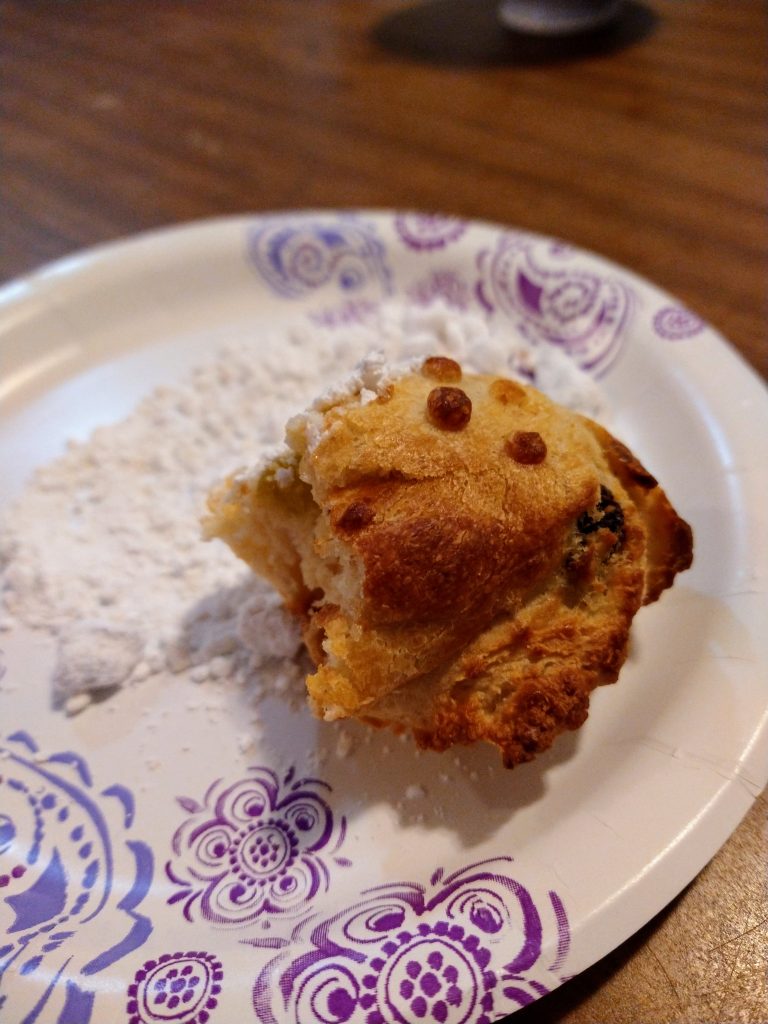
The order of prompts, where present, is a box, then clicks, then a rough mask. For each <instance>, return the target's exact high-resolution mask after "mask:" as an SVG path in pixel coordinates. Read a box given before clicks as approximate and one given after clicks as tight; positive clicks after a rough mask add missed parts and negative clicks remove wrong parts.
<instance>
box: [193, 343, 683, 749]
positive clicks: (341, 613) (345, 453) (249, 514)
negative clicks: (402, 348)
mask: <svg viewBox="0 0 768 1024" xmlns="http://www.w3.org/2000/svg"><path fill="white" fill-rule="evenodd" d="M367 397H368V398H369V399H370V398H371V396H370V394H369V395H368V396H367ZM287 441H288V445H287V448H286V449H285V452H284V454H282V455H280V456H278V457H277V458H275V459H274V460H273V461H272V462H270V463H269V464H268V465H267V466H266V467H265V468H263V469H262V470H261V471H260V472H259V473H258V474H255V475H250V476H249V475H240V476H234V477H231V478H229V479H228V480H226V481H225V482H224V483H223V484H222V485H221V486H220V487H218V488H216V489H215V490H214V491H213V493H212V494H211V495H210V498H209V513H208V516H207V518H206V521H205V530H206V533H207V535H208V536H209V537H220V538H222V539H223V540H225V541H226V542H227V544H229V546H230V547H231V548H232V549H233V551H234V552H235V553H236V554H237V555H238V556H240V558H242V559H244V560H245V561H246V562H247V563H248V564H249V565H250V566H251V567H252V568H253V569H254V570H255V571H256V572H258V573H260V574H262V575H263V576H265V577H266V578H267V579H268V580H270V581H271V582H272V584H273V585H274V586H275V587H276V588H277V590H278V591H279V592H280V594H281V595H282V597H283V600H284V602H285V604H286V606H287V608H288V609H290V611H292V612H293V613H295V614H296V615H297V616H300V618H301V621H302V624H303V633H304V638H305V642H306V646H307V648H308V650H309V652H310V654H311V656H312V658H313V660H314V662H315V664H316V671H315V672H314V674H312V675H311V676H310V677H309V678H308V680H307V687H308V691H309V700H310V704H311V707H312V709H313V711H314V712H315V714H317V715H318V716H320V717H322V718H325V719H336V718H343V717H348V716H352V717H355V718H358V719H361V720H363V721H365V722H367V723H370V724H371V725H374V726H385V727H388V728H391V729H393V730H395V731H396V732H403V731H408V732H410V733H412V734H413V736H414V737H415V739H416V742H417V743H418V744H419V745H420V746H421V747H424V748H430V749H433V750H444V749H446V748H448V747H450V746H452V745H453V744H464V743H473V742H475V741H478V740H484V741H488V742H490V743H493V744H495V745H496V746H498V747H499V748H500V750H501V754H502V757H503V760H504V763H505V764H507V765H509V766H511V765H514V764H517V763H519V762H522V761H527V760H530V759H531V758H532V757H534V756H535V755H536V754H537V753H539V752H540V751H542V750H544V749H546V748H547V747H549V746H550V744H551V743H552V741H553V740H554V739H555V737H556V736H557V735H558V734H559V733H561V732H563V731H564V730H566V729H575V728H577V727H579V726H580V725H581V724H582V723H583V722H584V720H585V718H586V717H587V710H588V705H589V695H590V692H591V691H592V690H593V689H594V688H595V687H596V686H598V685H600V684H602V683H610V682H613V681H615V680H616V678H617V676H618V674H619V670H620V668H621V666H622V664H623V662H624V660H625V658H626V654H627V642H628V637H629V630H630V625H631V623H632V619H633V616H634V615H635V613H636V612H637V611H638V609H639V608H640V606H641V605H643V604H645V603H648V602H650V601H655V600H656V599H657V598H658V597H659V595H660V594H661V592H662V591H663V590H664V589H665V588H666V587H669V586H670V585H671V584H672V581H673V579H674V577H675V574H676V573H678V572H680V571H682V570H684V569H686V568H688V566H689V565H690V563H691V558H692V535H691V530H690V528H689V526H688V525H687V523H685V522H684V521H683V520H682V519H681V518H680V517H679V516H678V515H677V513H676V512H675V511H674V509H673V508H672V506H671V504H670V503H669V501H668V499H667V498H666V496H665V494H664V492H663V491H662V489H661V488H660V487H659V485H658V484H657V482H656V480H655V479H654V478H653V477H652V476H651V475H650V473H648V472H647V471H646V470H645V469H644V468H643V466H642V465H641V464H640V463H639V462H638V461H637V459H636V458H635V457H634V456H633V455H632V453H631V452H630V451H629V449H627V448H626V447H625V446H624V445H623V444H621V443H620V442H619V441H617V440H616V439H615V438H613V437H612V436H611V435H610V434H609V433H608V431H606V430H605V429H603V428H602V427H600V426H598V425H597V424H596V423H594V422H592V421H591V420H589V419H586V418H585V417H583V416H580V415H578V414H577V413H574V412H571V411H569V410H567V409H564V408H562V407H560V406H558V405H557V404H555V403H554V402H552V401H550V400H549V399H547V398H546V397H545V396H543V395H542V394H540V393H539V392H538V391H536V390H535V389H533V388H530V387H525V386H523V385H521V384H518V383H515V382H513V381H510V380H503V379H499V378H495V377H487V376H476V375H468V374H463V373H462V371H461V368H460V367H459V366H458V364H456V363H455V362H453V361H452V360H448V359H443V358H440V357H435V358H432V359H429V360H426V362H425V363H424V365H423V367H422V369H421V370H420V371H415V372H410V373H408V374H405V375H403V376H401V377H398V378H396V379H394V381H392V382H390V384H389V386H388V387H387V388H386V389H385V390H384V391H383V393H381V394H380V395H378V396H377V397H374V398H373V399H372V400H368V401H364V400H361V397H360V396H359V395H347V396H343V397H339V398H338V399H337V400H336V401H332V402H330V404H329V407H326V408H324V409H322V411H317V410H315V411H313V412H311V413H309V414H307V415H304V416H300V417H297V418H296V419H295V420H293V421H292V422H291V423H290V424H289V426H288V430H287Z"/></svg>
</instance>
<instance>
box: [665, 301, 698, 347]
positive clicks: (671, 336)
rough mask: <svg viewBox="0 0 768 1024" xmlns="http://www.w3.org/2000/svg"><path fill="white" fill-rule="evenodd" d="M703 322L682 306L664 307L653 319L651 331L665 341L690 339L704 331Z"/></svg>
mask: <svg viewBox="0 0 768 1024" xmlns="http://www.w3.org/2000/svg"><path fill="white" fill-rule="evenodd" d="M704 327H705V324H704V321H703V320H702V319H701V318H700V317H698V316H696V314H695V313H691V311H690V310H688V309H685V308H683V307H682V306H665V307H664V308H663V309H660V310H659V311H658V312H657V313H656V315H655V316H654V318H653V329H654V330H655V331H656V333H657V334H658V335H659V337H660V338H666V339H667V341H681V340H682V339H683V338H692V337H693V336H694V335H695V334H701V332H702V331H703V330H704Z"/></svg>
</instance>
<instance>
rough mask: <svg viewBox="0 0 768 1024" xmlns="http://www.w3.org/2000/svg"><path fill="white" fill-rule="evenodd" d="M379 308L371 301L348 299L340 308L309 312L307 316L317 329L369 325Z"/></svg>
mask: <svg viewBox="0 0 768 1024" xmlns="http://www.w3.org/2000/svg"><path fill="white" fill-rule="evenodd" d="M379 308H380V303H378V302H374V301H373V300H371V299H359V300H355V299H350V300H349V301H348V302H343V303H342V304H341V305H340V306H330V307H328V308H326V309H313V310H310V311H309V312H308V313H307V316H308V318H309V320H310V321H311V322H312V323H313V324H317V326H318V327H349V326H351V325H352V324H367V323H371V322H372V321H373V319H374V317H375V316H376V314H377V312H378V310H379Z"/></svg>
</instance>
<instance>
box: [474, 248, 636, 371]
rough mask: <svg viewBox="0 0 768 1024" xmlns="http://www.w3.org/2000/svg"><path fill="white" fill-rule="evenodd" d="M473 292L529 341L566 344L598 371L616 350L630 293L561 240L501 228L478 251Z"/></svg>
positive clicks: (583, 365)
mask: <svg viewBox="0 0 768 1024" xmlns="http://www.w3.org/2000/svg"><path fill="white" fill-rule="evenodd" d="M478 266H479V270H480V279H479V281H478V286H477V290H478V297H479V299H480V301H481V302H482V303H483V304H484V305H485V307H486V308H487V309H488V310H489V311H491V312H497V311H498V312H501V313H502V314H504V315H506V316H508V317H509V318H510V319H512V320H513V321H514V322H515V323H516V325H517V326H518V327H519V329H520V330H521V331H522V332H523V334H524V335H526V336H527V337H528V338H530V339H531V340H532V341H534V342H546V343H548V344H553V345H557V346H559V347H560V348H562V349H564V350H565V351H566V352H567V353H568V354H569V355H570V356H571V357H572V358H573V359H575V360H576V362H577V363H578V364H579V366H581V368H582V369H583V370H586V371H587V372H589V373H592V374H594V375H595V376H599V375H601V374H602V373H604V372H605V370H606V369H607V368H608V367H609V366H610V364H611V363H612V362H613V360H614V359H615V358H616V356H617V355H618V353H619V351H620V348H621V344H622V342H623V340H624V335H625V328H626V324H627V321H628V319H629V314H630V309H631V304H632V293H631V291H630V289H629V286H628V285H627V284H625V283H624V282H623V281H622V280H621V279H620V278H619V277H618V276H617V275H614V274H611V273H606V272H604V271H602V270H601V271H600V272H597V271H593V270H588V269H586V268H585V266H584V258H583V254H580V253H578V252H577V251H576V250H573V249H571V248H570V247H569V246H566V245H564V244H562V243H559V242H552V241H548V240H543V239H531V238H530V237H529V236H527V235H522V234H514V233H506V234H503V235H501V236H500V237H499V239H498V241H497V243H496V246H495V247H494V248H492V249H485V250H484V251H483V252H481V253H480V256H479V260H478Z"/></svg>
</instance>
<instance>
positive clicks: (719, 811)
mask: <svg viewBox="0 0 768 1024" xmlns="http://www.w3.org/2000/svg"><path fill="white" fill-rule="evenodd" d="M408 212H413V213H418V212H419V211H408V210H396V209H387V208H378V207H373V208H368V207H361V208H357V207H354V208H349V209H346V208H317V209H314V208H307V209H296V210H275V211H272V210H270V211H257V212H254V213H233V214H228V215H224V216H217V217H210V218H200V219H197V220H192V221H188V222H185V223H181V224H170V225H165V226H160V227H155V228H151V229H148V230H146V231H142V232H138V233H136V234H132V235H128V236H125V237H122V238H118V239H114V240H110V241H107V242H103V243H99V244H98V245H94V246H90V247H87V248H85V249H80V250H75V251H74V252H73V253H70V254H68V255H65V256H62V257H60V258H58V259H56V260H54V261H51V262H49V263H46V264H44V265H43V266H41V267H39V268H37V269H35V270H32V271H30V272H29V273H27V274H24V275H21V276H19V277H17V278H14V279H12V280H11V281H8V282H6V283H4V284H3V285H2V286H0V343H1V342H2V337H3V334H4V331H5V327H6V322H7V320H8V313H9V311H10V312H11V313H13V311H14V309H16V308H18V307H19V306H27V305H28V303H29V302H30V300H31V299H32V300H33V301H39V300H40V297H41V294H42V298H43V300H44V299H45V290H46V289H47V288H48V287H57V286H59V285H61V286H62V287H64V288H66V286H67V284H68V283H69V282H70V281H72V280H76V279H78V278H82V277H83V276H85V278H86V279H87V278H88V276H89V275H92V274H94V273H95V274H96V275H98V274H101V273H104V272H108V271H109V270H110V268H116V269H117V271H118V272H119V267H120V263H121V262H122V261H124V257H125V254H126V250H127V249H129V250H131V251H132V252H134V253H137V254H138V253H139V252H141V251H142V250H144V249H155V248H156V246H157V244H158V242H160V243H161V244H168V245H169V247H170V248H169V253H170V251H171V249H173V248H174V246H175V245H177V244H178V245H179V246H180V247H185V246H188V244H189V242H190V240H194V239H195V237H196V236H198V235H200V234H204V233H206V232H214V233H215V232H216V231H218V230H221V229H226V230H231V231H232V232H233V236H234V232H235V231H236V230H238V229H243V228H246V227H247V226H249V225H252V224H253V223H254V222H257V221H262V220H265V219H282V218H291V219H303V218H312V217H329V216H337V215H349V214H354V215H356V216H360V217H366V218H371V219H378V218H387V219H391V218H392V217H393V216H395V215H398V214H403V213H408ZM445 216H452V215H450V214H446V215H445ZM459 219H460V220H462V221H463V222H465V223H467V224H469V225H479V226H482V227H483V228H486V229H488V230H489V231H491V232H495V233H499V232H521V231H522V233H523V234H525V235H526V236H528V237H530V238H532V239H538V240H541V241H544V242H547V241H548V242H552V241H565V244H567V245H568V246H569V247H570V248H571V249H572V250H573V251H574V253H576V254H577V255H579V256H588V257H589V258H590V259H593V260H597V261H599V263H601V264H602V265H603V266H604V267H606V268H608V269H611V270H612V271H613V272H615V273H618V274H619V275H620V276H621V277H622V278H624V279H627V280H629V281H631V282H633V283H635V284H640V285H641V286H642V287H643V288H645V289H650V290H651V291H652V292H653V294H654V295H656V296H658V297H659V298H661V299H669V300H670V301H671V302H678V301H679V300H676V299H675V297H674V296H673V295H671V294H670V293H668V292H667V291H665V290H664V289H661V288H659V287H658V286H656V285H655V284H654V283H653V282H652V281H650V280H648V279H647V278H645V277H643V276H641V275H639V274H638V273H637V272H635V271H633V270H631V269H629V268H627V267H624V266H622V265H621V264H619V263H616V262H615V261H613V260H611V259H609V258H607V257H604V256H602V255H601V254H599V253H596V252H592V251H591V250H587V249H584V248H582V247H581V246H578V245H573V244H572V243H570V242H568V241H567V240H561V239H555V238H554V237H552V236H547V235H543V234H540V233H537V232H533V231H528V230H527V229H519V228H516V227H515V226H513V225H503V224H497V223H494V222H492V221H488V220H483V219H477V218H466V217H461V218H459ZM118 276H119V274H118ZM42 305H43V304H41V309H42ZM706 327H707V330H708V333H709V334H710V336H711V338H712V339H713V340H714V341H715V342H716V343H717V346H716V347H715V348H714V349H713V351H714V352H716V353H718V355H719V357H720V359H721V361H722V362H723V363H724V365H725V366H726V367H727V369H728V372H730V373H732V374H733V375H735V377H736V378H737V379H739V380H740V382H741V383H743V385H744V387H745V388H747V389H748V390H749V391H750V394H751V396H752V398H753V399H754V401H756V402H757V403H758V404H759V409H760V411H761V413H762V414H765V413H766V412H768V387H766V384H765V382H764V381H763V380H762V378H761V377H760V376H759V374H758V373H757V372H756V371H755V369H754V368H753V367H752V366H751V365H750V364H749V363H748V362H747V360H746V359H745V358H744V356H743V355H742V354H741V353H740V352H739V351H738V350H737V349H735V348H734V347H733V346H732V344H731V343H730V342H729V341H728V340H727V339H726V338H725V337H724V336H723V335H722V334H721V333H720V332H719V330H718V329H717V328H715V327H712V326H711V325H710V324H708V323H707V324H706ZM682 365H683V367H684V366H685V360H683V364H682ZM766 448H767V450H768V446H766ZM764 475H765V474H764ZM765 593H766V591H765V590H762V591H758V592H757V593H756V594H755V595H754V599H755V603H756V602H757V600H758V598H764V596H765ZM762 742H763V746H764V747H765V752H766V754H768V706H767V707H766V717H765V720H764V721H763V725H762ZM743 781H744V780H743V779H741V778H740V777H739V775H738V773H736V774H735V775H734V777H732V778H730V779H723V781H722V784H721V785H720V787H719V789H718V791H717V793H716V795H715V796H714V797H713V798H712V799H711V800H710V801H709V803H708V804H707V806H706V808H705V809H704V811H703V812H702V814H701V815H700V816H699V817H698V819H697V820H696V821H695V822H694V823H692V824H691V825H690V826H689V827H688V828H687V829H686V830H685V831H684V833H683V834H681V835H680V836H679V837H678V841H677V842H676V843H675V844H673V846H672V847H671V848H667V850H666V851H663V852H664V854H665V855H664V856H663V857H657V858H655V860H654V861H653V862H652V863H651V864H650V865H649V866H648V868H647V869H646V871H644V872H643V873H642V875H641V877H639V878H636V879H634V880H632V882H631V883H628V888H627V887H625V888H627V891H630V890H631V892H632V894H633V896H634V898H635V900H636V902H642V903H643V905H644V906H646V907H647V906H651V908H652V909H651V910H650V912H647V911H645V910H643V911H642V912H641V914H640V916H641V919H640V920H635V919H633V920H632V921H631V922H625V923H624V924H623V925H622V927H620V928H618V929H616V928H615V927H614V932H616V931H618V932H620V933H621V937H620V938H618V939H616V938H615V936H614V938H612V939H610V940H609V941H608V944H607V945H605V943H602V944H600V948H598V949H596V951H595V953H594V955H592V953H591V952H590V954H589V957H588V958H587V959H588V962H586V963H585V964H583V966H580V968H579V969H580V970H584V969H586V968H587V967H588V966H590V965H591V964H593V963H595V962H596V961H597V960H599V959H601V958H602V957H604V956H605V955H606V954H607V953H609V952H610V951H611V950H613V949H615V948H617V946H618V945H620V944H621V943H622V942H624V941H625V940H626V939H627V938H628V937H629V936H630V935H631V934H633V932H634V931H636V930H637V929H638V928H640V927H642V926H643V925H644V924H646V923H647V922H648V921H650V920H651V919H652V918H653V917H654V916H655V915H656V914H657V913H658V912H659V911H660V910H661V909H663V907H665V906H666V905H668V903H669V902H670V900H671V899H673V898H674V897H675V896H676V895H677V894H679V893H680V891H681V890H682V889H683V888H684V887H685V885H686V884H688V883H689V882H690V881H691V880H692V879H693V878H694V877H695V876H696V875H697V874H698V873H699V871H700V870H701V869H702V868H703V867H704V866H705V865H706V864H707V863H708V862H709V861H710V860H711V858H712V857H713V856H714V855H715V854H716V853H717V851H718V850H719V849H720V847H721V846H722V845H723V843H724V842H725V841H726V840H727V838H728V837H729V836H730V835H731V834H732V832H733V831H734V830H735V829H736V828H737V827H738V824H739V822H740V821H741V820H742V819H743V817H744V816H745V815H746V813H747V812H748V810H749V808H750V807H751V805H752V803H753V801H754V800H755V798H756V796H757V794H756V793H752V792H751V790H748V788H747V787H745V786H744V785H743ZM766 782H768V759H767V760H766V776H765V779H763V780H762V784H763V785H765V783H766ZM723 822H726V823H727V824H726V825H725V827H723V824H722V823H723ZM670 858H671V859H670ZM670 866H672V867H676V869H677V870H676V871H673V872H672V873H671V874H670V872H669V869H670ZM662 868H665V869H666V873H665V874H662V877H661V878H659V873H660V872H661V870H662ZM664 883H666V884H664ZM641 894H642V898H641ZM649 894H652V895H653V896H654V898H653V899H652V900H649V899H648V896H649ZM620 895H623V896H624V897H625V900H626V892H624V891H622V893H621V894H620ZM617 899H618V896H614V898H612V899H611V900H610V901H608V902H609V903H610V904H611V906H608V905H607V904H606V905H605V906H601V907H598V908H595V910H594V911H593V913H591V914H589V915H588V916H587V917H586V919H585V921H583V922H582V924H581V928H582V930H583V929H584V928H585V927H586V928H587V929H588V930H589V929H594V928H595V927H597V929H598V930H600V927H601V921H600V920H597V919H598V918H602V917H603V916H604V914H605V913H607V912H609V911H610V910H611V909H612V907H613V905H614V904H615V903H616V902H617ZM625 905H626V904H625ZM635 913H637V912H635ZM615 916H616V915H615V914H614V918H615ZM593 918H594V919H595V920H593ZM603 930H604V931H605V930H606V929H605V928H603ZM610 930H611V929H610V927H609V928H608V929H607V931H608V932H609V933H610ZM574 937H575V936H574ZM583 939H584V937H583V935H582V941H583ZM587 945H589V943H587Z"/></svg>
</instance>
